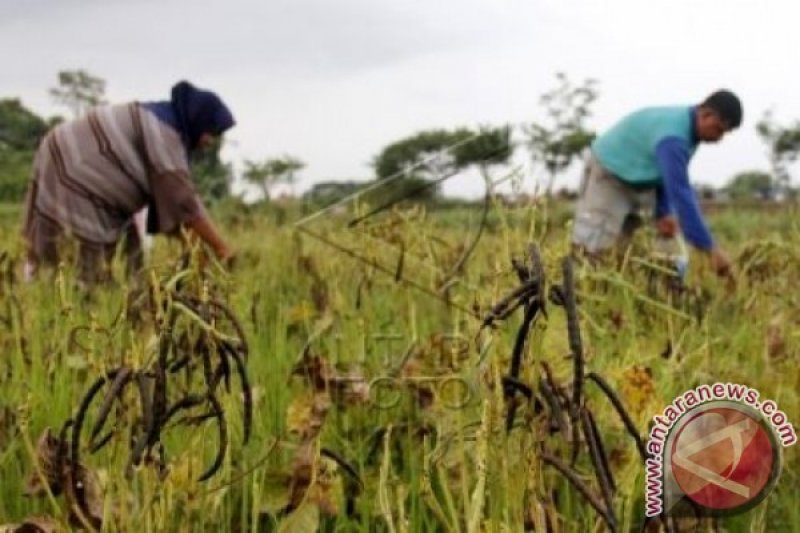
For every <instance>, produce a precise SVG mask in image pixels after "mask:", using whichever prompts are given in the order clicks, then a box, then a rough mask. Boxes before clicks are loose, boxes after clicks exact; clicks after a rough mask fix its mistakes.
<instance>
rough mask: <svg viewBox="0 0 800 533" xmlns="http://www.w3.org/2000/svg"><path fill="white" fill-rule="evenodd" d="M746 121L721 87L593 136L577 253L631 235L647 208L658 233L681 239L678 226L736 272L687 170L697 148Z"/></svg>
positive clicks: (726, 270)
mask: <svg viewBox="0 0 800 533" xmlns="http://www.w3.org/2000/svg"><path fill="white" fill-rule="evenodd" d="M741 122H742V105H741V102H740V101H739V99H738V98H737V97H736V95H735V94H733V93H732V92H730V91H726V90H720V91H717V92H715V93H713V94H711V95H710V96H709V97H708V98H706V99H705V100H704V101H703V102H702V103H701V104H700V105H696V106H675V107H647V108H643V109H640V110H638V111H635V112H633V113H631V114H630V115H628V116H626V117H624V118H623V119H622V120H620V121H619V122H618V123H617V124H615V125H614V126H613V127H612V128H611V129H609V130H608V131H607V132H605V133H604V134H603V135H601V136H599V137H598V138H597V139H595V141H594V142H593V143H592V147H591V154H590V156H589V158H588V161H587V164H586V170H585V173H584V177H583V183H582V185H581V189H580V192H579V198H578V202H577V205H576V212H575V225H574V233H573V237H572V240H573V243H574V244H575V246H576V248H578V249H581V250H583V251H584V252H586V253H588V254H590V255H596V254H598V253H600V252H603V251H605V250H607V249H609V248H611V247H612V246H613V245H614V244H615V243H616V242H617V241H618V240H620V238H621V237H626V235H625V233H626V231H625V230H624V229H623V228H624V227H626V228H627V224H625V221H626V219H628V217H629V215H635V214H636V212H637V211H638V210H639V209H641V208H649V209H653V210H654V215H655V220H656V228H657V231H658V233H659V235H661V236H662V237H668V238H671V237H675V236H676V234H677V232H678V224H679V223H680V229H681V230H682V232H683V235H684V236H685V238H686V240H687V241H688V242H689V243H690V244H692V245H693V246H694V247H695V248H697V249H699V250H702V251H703V252H706V253H707V254H708V256H709V258H710V260H711V266H712V268H713V269H714V271H715V272H716V273H717V274H719V275H721V276H727V275H730V268H731V263H730V260H729V259H728V256H727V255H726V254H725V252H723V251H722V250H721V249H720V248H719V247H718V245H717V244H716V243H714V241H713V239H712V238H711V233H710V232H709V230H708V227H707V226H706V224H705V222H704V221H703V215H702V213H701V212H700V208H699V205H698V202H697V198H696V196H695V194H694V191H693V189H692V187H691V185H690V184H689V175H688V166H689V161H690V160H691V158H692V156H693V155H694V153H695V150H696V149H697V146H698V144H699V143H701V142H710V143H713V142H717V141H719V140H720V139H722V137H723V136H724V135H725V134H726V133H727V132H729V131H731V130H733V129H734V128H737V127H739V125H740V124H741Z"/></svg>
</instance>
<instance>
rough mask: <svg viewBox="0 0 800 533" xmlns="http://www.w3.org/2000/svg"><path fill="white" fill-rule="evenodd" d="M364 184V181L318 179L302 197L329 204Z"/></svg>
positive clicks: (321, 203)
mask: <svg viewBox="0 0 800 533" xmlns="http://www.w3.org/2000/svg"><path fill="white" fill-rule="evenodd" d="M364 185H365V182H364V181H346V180H342V181H320V182H317V183H315V184H314V185H313V186H312V187H311V189H309V190H308V192H306V193H305V194H304V195H303V199H304V200H306V201H308V202H313V203H315V204H317V205H330V204H333V203H335V202H338V201H339V200H342V199H343V198H347V197H348V196H350V195H352V194H355V193H356V192H358V190H359V189H362V188H363V187H364Z"/></svg>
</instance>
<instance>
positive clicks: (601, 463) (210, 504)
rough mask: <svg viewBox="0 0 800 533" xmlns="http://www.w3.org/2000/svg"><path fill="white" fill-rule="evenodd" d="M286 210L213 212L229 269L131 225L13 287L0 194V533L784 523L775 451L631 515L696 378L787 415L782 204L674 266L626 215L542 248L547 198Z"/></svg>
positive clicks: (795, 263)
mask: <svg viewBox="0 0 800 533" xmlns="http://www.w3.org/2000/svg"><path fill="white" fill-rule="evenodd" d="M309 214H310V213H309V212H306V213H301V212H300V209H299V208H293V207H288V208H285V210H284V211H281V212H278V211H276V209H275V208H271V207H270V208H268V207H249V208H235V209H234V208H229V207H228V208H226V207H221V208H220V209H219V210H218V212H216V213H215V215H216V216H215V218H216V220H218V221H219V223H220V225H221V228H222V230H223V232H224V233H225V234H226V235H227V236H229V237H230V238H231V241H232V242H233V243H234V245H235V247H236V250H237V256H236V262H235V264H234V265H233V267H232V268H231V269H229V270H224V269H222V268H221V267H220V266H219V265H217V264H215V263H213V262H208V261H205V260H204V259H203V258H202V257H201V254H200V253H199V251H198V250H194V251H191V252H190V253H184V252H183V251H182V250H181V249H180V248H179V246H178V244H177V243H173V242H169V241H166V240H161V239H157V240H156V241H155V246H154V248H153V249H152V252H151V257H150V258H149V260H148V266H149V267H150V268H148V269H147V270H146V271H145V272H143V273H141V274H140V275H139V276H136V277H134V278H132V279H126V278H125V276H124V275H122V268H123V267H122V265H118V267H119V268H118V270H119V271H118V272H117V276H116V278H115V282H114V283H112V284H110V285H108V286H104V287H98V288H94V289H93V290H91V291H87V290H85V289H83V288H81V287H80V286H78V285H77V284H76V283H75V282H74V281H73V279H74V278H73V276H72V273H71V270H70V267H69V265H68V264H65V265H64V266H63V267H62V268H61V269H59V270H58V271H55V272H51V273H44V275H42V276H40V277H39V278H37V279H36V280H35V281H34V282H32V283H25V282H23V281H22V279H21V278H22V276H21V261H20V258H21V250H22V247H21V243H20V242H19V240H18V238H17V233H18V224H19V218H20V217H19V215H20V213H19V210H18V209H17V208H15V207H1V206H0V252H2V259H1V260H0V348H1V349H2V351H1V352H0V353H1V354H2V357H1V359H0V390H2V395H0V523H5V524H8V525H6V526H2V527H0V531H14V530H15V529H13V528H14V527H16V526H14V525H15V524H16V525H17V526H19V525H20V524H23V523H25V522H26V521H27V522H28V524H29V527H31V528H35V527H38V528H39V529H28V530H29V531H38V530H42V531H67V530H70V528H76V529H85V530H103V531H131V532H133V531H136V532H150V531H187V532H188V531H192V532H193V531H220V532H227V531H231V532H245V531H253V532H258V531H264V532H266V531H300V532H304V531H317V530H321V531H363V532H373V531H386V532H405V531H409V532H416V531H443V532H450V531H453V532H478V531H481V532H483V531H497V532H501V531H502V532H504V531H542V532H545V531H548V532H555V531H580V532H583V531H606V530H614V531H639V530H641V529H642V528H643V527H646V528H647V530H648V531H659V530H662V531H729V532H736V531H741V532H744V531H748V532H749V531H757V532H773V531H800V507H798V505H797V494H798V493H800V479H798V475H799V474H800V459H799V458H798V455H797V449H796V448H797V447H794V446H793V447H787V448H784V449H783V457H782V461H783V469H782V472H781V474H780V479H779V481H778V483H777V485H776V488H775V489H774V490H773V491H772V493H771V494H770V495H769V496H768V497H767V499H766V500H765V501H763V502H762V503H761V504H760V505H758V506H757V507H755V508H753V509H752V510H750V511H748V512H746V513H743V514H740V515H737V516H731V517H725V518H715V519H710V518H695V517H692V516H687V517H684V518H680V519H674V520H669V521H667V520H664V521H659V520H652V521H650V522H649V523H648V524H647V525H646V526H644V522H645V467H644V464H643V459H644V457H643V454H646V453H647V452H646V450H645V449H644V442H646V439H647V436H648V433H649V427H650V426H649V425H650V423H651V420H652V418H653V416H654V415H656V414H658V413H660V412H661V411H662V410H663V409H664V407H665V406H667V405H669V404H670V402H672V400H673V399H674V398H675V397H676V396H678V395H679V394H681V393H682V392H684V391H686V390H688V389H691V388H693V387H696V386H697V385H699V384H711V383H715V382H729V383H741V384H746V385H747V386H749V387H752V388H754V389H757V390H758V391H760V393H761V394H762V396H763V397H764V398H770V399H772V400H774V401H775V402H776V403H777V405H778V406H779V407H780V409H781V410H782V411H783V412H785V413H786V414H787V416H788V418H789V420H790V421H793V422H796V421H797V420H798V419H800V393H799V391H800V338H798V331H800V328H798V325H799V324H800V292H798V291H797V289H796V287H797V285H796V284H797V279H798V276H800V225H798V222H797V221H798V216H797V215H798V213H797V211H796V209H795V208H793V207H790V206H787V207H785V208H782V209H775V210H769V211H761V210H758V209H752V208H748V209H719V210H717V211H716V212H715V213H714V214H713V215H712V216H711V217H710V224H711V226H712V228H713V230H714V232H715V235H716V236H717V238H718V239H719V240H720V241H721V242H722V243H723V244H724V245H725V247H726V249H727V250H728V251H729V252H730V254H731V256H732V258H734V259H735V261H734V263H735V269H736V277H735V281H734V282H726V281H723V280H719V279H717V278H716V277H715V276H714V275H713V273H712V272H711V271H710V270H709V268H708V266H707V265H706V264H705V262H704V259H703V258H702V257H700V256H699V255H694V256H692V261H691V264H690V270H689V273H688V275H687V277H686V278H685V283H684V284H678V283H676V282H675V280H674V278H673V277H672V276H671V274H670V272H669V270H668V269H666V268H665V267H664V266H663V265H662V264H661V263H659V262H657V261H656V259H654V258H653V257H651V255H650V254H649V252H648V249H649V246H648V244H649V240H650V239H651V238H652V237H653V235H652V230H650V229H643V230H641V231H640V232H639V233H638V234H637V236H636V238H635V239H634V241H633V242H632V244H631V246H630V247H628V248H627V249H626V250H623V251H620V253H619V254H618V256H615V257H613V258H608V259H607V261H606V262H604V263H601V264H595V265H592V264H589V263H587V262H584V261H582V260H577V259H569V258H567V256H568V254H569V251H570V247H569V228H570V222H571V209H570V207H569V206H568V205H564V204H551V205H548V204H546V203H542V204H539V205H535V206H526V207H516V208H511V207H503V206H500V205H492V206H490V208H489V209H488V210H487V211H485V212H484V211H482V210H481V208H480V207H476V208H458V209H455V208H454V209H449V210H445V209H427V210H426V209H425V208H423V207H406V208H402V209H400V208H396V209H394V210H392V211H391V212H389V211H387V212H384V213H381V214H380V215H378V216H374V217H370V218H367V219H365V220H363V222H362V223H360V224H357V225H355V226H354V227H352V228H351V227H348V224H347V221H348V220H351V216H352V214H351V213H347V212H325V213H323V214H322V215H321V216H318V217H315V218H311V219H309V220H308V222H307V223H303V224H300V225H296V224H294V223H293V222H294V221H296V220H299V219H301V218H302V217H303V216H307V215H309ZM36 524H38V525H36ZM4 528H5V529H4ZM47 528H49V529H47Z"/></svg>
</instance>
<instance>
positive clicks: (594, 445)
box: [581, 409, 616, 522]
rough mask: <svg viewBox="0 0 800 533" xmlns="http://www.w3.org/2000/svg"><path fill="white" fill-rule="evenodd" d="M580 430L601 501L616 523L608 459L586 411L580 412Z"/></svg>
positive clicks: (612, 482) (590, 416) (612, 484)
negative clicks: (584, 439) (587, 449)
mask: <svg viewBox="0 0 800 533" xmlns="http://www.w3.org/2000/svg"><path fill="white" fill-rule="evenodd" d="M581 428H582V430H583V435H584V437H585V438H586V444H587V447H588V448H589V458H590V459H591V461H592V466H593V467H594V471H595V474H596V476H597V481H598V484H599V485H600V491H601V494H602V495H603V501H604V502H605V504H606V513H607V514H608V516H609V518H611V519H612V520H613V521H614V522H616V517H615V516H614V481H613V479H612V477H611V472H610V471H609V469H608V458H607V457H605V452H604V450H603V446H602V443H601V442H600V441H599V435H597V433H596V427H594V421H593V420H592V415H591V413H590V412H589V410H588V409H582V410H581Z"/></svg>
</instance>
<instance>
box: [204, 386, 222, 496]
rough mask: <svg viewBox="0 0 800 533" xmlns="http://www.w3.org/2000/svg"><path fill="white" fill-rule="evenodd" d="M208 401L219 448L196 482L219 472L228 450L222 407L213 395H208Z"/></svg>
mask: <svg viewBox="0 0 800 533" xmlns="http://www.w3.org/2000/svg"><path fill="white" fill-rule="evenodd" d="M208 401H209V402H211V405H212V408H213V409H214V414H215V417H216V419H217V428H218V430H219V448H218V449H217V455H216V457H215V458H214V462H213V463H212V464H211V466H210V467H209V468H208V470H206V471H205V473H203V475H201V476H200V477H199V478H198V481H200V482H202V481H205V480H207V479H208V478H210V477H211V476H213V475H214V474H216V473H217V470H219V469H220V467H221V466H222V461H223V460H224V459H225V452H226V451H227V449H228V430H227V426H226V424H225V412H224V411H223V410H222V405H220V403H219V400H217V398H216V397H215V396H214V395H211V394H209V396H208Z"/></svg>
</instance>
